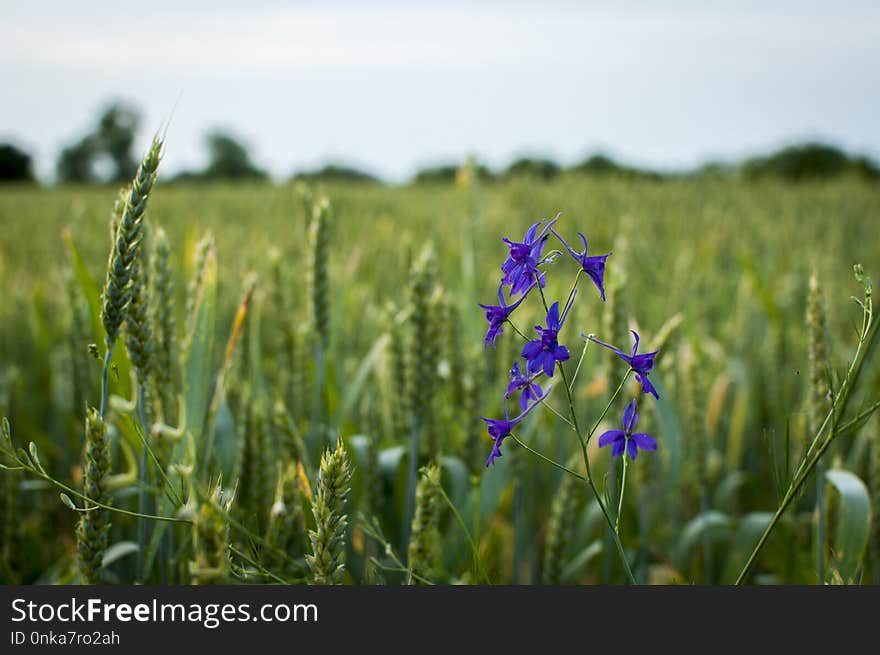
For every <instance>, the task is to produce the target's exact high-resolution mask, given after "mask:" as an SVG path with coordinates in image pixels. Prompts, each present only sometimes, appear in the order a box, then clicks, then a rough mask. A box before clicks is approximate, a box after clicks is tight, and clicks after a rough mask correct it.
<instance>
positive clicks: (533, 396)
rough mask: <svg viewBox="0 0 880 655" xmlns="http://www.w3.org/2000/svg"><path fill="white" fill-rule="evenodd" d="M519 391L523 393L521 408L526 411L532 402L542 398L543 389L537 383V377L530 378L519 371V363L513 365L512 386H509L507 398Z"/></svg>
mask: <svg viewBox="0 0 880 655" xmlns="http://www.w3.org/2000/svg"><path fill="white" fill-rule="evenodd" d="M518 389H522V390H523V392H522V394H521V395H520V397H519V408H520V409H522V410H525V409H526V407H528V405H529V401H530V400H538V399H540V398H541V393H542V392H541V387H540V386H539V385H538V384H536V383H535V376H532V377H529V376H528V375H525V374H523V373H522V372H521V371H520V370H519V362H514V363H513V368H511V369H510V384H508V385H507V392H506V393H505V394H504V397H505V398H510V397H511V396H512V395H513V394H514V393H516V391H517V390H518Z"/></svg>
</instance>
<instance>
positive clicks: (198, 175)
mask: <svg viewBox="0 0 880 655" xmlns="http://www.w3.org/2000/svg"><path fill="white" fill-rule="evenodd" d="M139 125H140V113H139V112H138V111H137V109H136V108H134V107H133V106H131V105H129V104H126V103H121V102H115V103H111V104H109V105H107V106H106V107H105V108H104V109H103V110H102V111H101V113H100V115H99V117H98V120H97V121H96V124H95V126H94V127H93V128H92V129H91V130H90V131H88V132H87V133H86V134H85V135H83V136H82V137H80V138H79V139H78V140H76V141H74V142H73V143H71V144H70V145H68V146H65V147H64V148H62V150H61V152H60V153H59V155H58V158H57V160H56V166H55V170H56V174H57V179H58V182H59V183H60V184H118V183H120V182H122V181H125V180H129V179H131V176H132V175H133V173H134V170H135V168H136V165H137V164H136V157H135V153H134V143H135V137H136V134H137V130H138V127H139ZM204 144H205V147H206V150H207V155H208V163H207V164H206V165H205V166H204V167H203V168H202V169H200V170H188V171H183V172H180V173H178V174H177V175H175V176H173V177H172V178H171V179H170V180H169V181H170V182H172V183H173V182H190V183H197V182H211V181H267V180H268V179H269V174H268V173H267V172H266V171H265V170H264V169H262V168H260V167H259V166H258V165H256V164H255V163H254V162H253V160H252V158H251V155H250V152H249V149H248V147H247V145H246V144H245V143H244V142H243V141H242V140H241V139H240V138H239V137H237V136H236V135H234V134H232V133H231V132H229V131H226V130H222V129H214V130H211V131H209V132H207V133H206V135H205V137H204ZM460 169H461V165H460V164H459V163H448V164H443V165H437V166H430V167H426V168H422V169H421V170H419V171H418V172H416V174H415V175H414V176H413V177H412V179H411V183H414V184H431V183H434V184H436V183H451V182H454V181H455V179H456V178H457V176H458V175H459V171H460ZM472 170H473V171H474V172H475V174H476V175H477V176H478V177H479V178H480V179H481V180H483V181H487V182H488V181H494V180H504V179H510V178H517V177H530V178H533V179H538V180H542V181H550V180H552V179H554V178H556V177H557V176H559V175H561V174H564V173H575V174H583V175H591V176H615V177H624V178H629V179H641V180H652V181H663V180H666V179H680V178H686V177H712V178H716V177H717V178H721V177H731V176H739V177H741V178H743V179H746V180H749V181H754V180H761V179H772V178H778V179H781V180H786V181H790V182H799V181H805V180H811V179H827V178H832V177H837V176H840V175H853V176H857V177H859V178H863V179H867V180H880V166H878V165H877V163H876V162H874V161H873V160H871V159H870V158H868V157H867V156H864V155H858V154H856V155H852V154H848V153H846V152H845V151H843V150H841V149H840V148H838V147H836V146H833V145H830V144H827V143H820V142H805V143H800V144H795V145H790V146H786V147H784V148H781V149H779V150H777V151H775V152H772V153H770V154H767V155H762V156H756V157H751V158H748V159H745V160H743V161H741V162H738V163H732V164H731V163H719V162H707V163H706V164H704V165H702V166H700V167H698V168H696V169H694V170H690V171H684V172H659V171H653V170H649V169H644V168H638V167H633V166H628V165H625V164H621V163H619V162H617V161H614V160H613V159H611V158H610V157H608V156H607V155H604V154H601V153H597V154H593V155H591V156H590V157H588V158H587V159H585V160H583V161H582V162H580V163H578V164H575V165H574V166H561V165H560V164H558V163H556V162H554V161H553V160H551V159H548V158H535V157H521V158H518V159H516V160H515V161H513V162H512V163H511V164H510V165H508V166H507V167H506V168H505V169H503V170H498V171H493V170H491V169H490V168H488V167H487V166H485V165H483V164H480V163H479V162H474V163H473V166H472ZM290 179H291V180H292V181H306V182H358V183H368V184H384V183H385V182H384V180H382V179H381V177H379V176H378V175H375V174H373V173H371V172H368V171H365V170H361V169H359V168H356V167H352V166H348V165H344V164H339V163H329V164H327V165H325V166H323V167H320V168H317V169H314V170H308V171H299V172H296V173H294V174H293V175H292V176H291V178H290ZM36 181H37V180H36V177H35V176H34V173H33V160H32V157H31V155H30V154H29V153H27V152H25V151H24V150H22V149H21V148H19V147H17V146H16V145H14V144H12V143H0V182H20V183H35V182H36Z"/></svg>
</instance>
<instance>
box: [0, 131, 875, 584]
mask: <svg viewBox="0 0 880 655" xmlns="http://www.w3.org/2000/svg"><path fill="white" fill-rule="evenodd" d="M164 147H165V148H173V147H174V144H173V143H168V144H165V146H164ZM157 165H158V178H157V179H155V181H154V179H153V175H154V172H155V169H156V166H157ZM557 215H558V220H556V222H555V223H553V224H552V231H550V230H546V231H544V232H543V234H544V235H545V237H546V240H545V241H540V240H539V241H540V244H539V245H538V247H537V249H533V250H532V254H534V255H535V257H534V258H533V264H534V268H529V266H531V264H528V262H526V260H527V259H528V257H525V258H519V259H517V256H516V252H515V250H516V248H514V247H513V246H511V247H509V244H507V243H505V242H504V241H502V238H504V237H506V238H508V239H509V240H510V241H511V242H512V243H513V244H514V245H516V244H518V243H520V242H521V241H522V240H523V235H524V234H525V233H526V231H527V230H528V229H529V227H530V226H532V225H533V224H535V223H539V222H542V224H541V225H539V226H538V228H537V230H538V232H539V233H541V232H542V231H543V230H544V228H545V226H546V225H547V224H548V223H549V222H551V221H552V220H553V219H554V218H555V217H557ZM878 225H880V187H878V185H877V184H876V183H871V182H866V181H864V180H859V179H856V178H851V179H850V178H839V179H836V180H833V181H816V182H804V183H799V184H793V183H784V182H781V181H778V182H777V181H766V180H765V181H752V182H747V181H744V180H740V179H737V178H735V177H728V178H717V179H716V178H712V177H708V176H707V177H699V178H698V177H695V178H684V177H683V178H681V179H668V180H664V181H651V180H639V179H627V178H625V177H615V176H590V175H584V174H575V173H565V174H562V175H561V176H559V177H557V178H555V179H553V180H552V181H542V180H539V179H535V178H531V177H528V176H522V177H519V178H515V179H508V180H503V181H494V182H488V181H481V180H479V179H478V178H477V176H476V175H475V174H474V171H473V170H472V169H471V168H470V167H468V166H465V167H463V168H462V170H461V171H460V172H459V176H458V178H457V180H456V182H455V183H454V184H453V183H449V184H445V183H425V184H413V185H409V186H401V187H394V186H383V185H379V184H371V183H348V184H345V183H324V184H318V183H316V184H313V185H310V186H305V185H300V184H297V185H293V184H290V185H275V186H273V185H269V184H265V183H262V184H256V183H255V184H237V185H235V184H229V185H224V184H209V183H206V184H192V183H191V184H170V183H166V182H165V181H163V176H162V166H161V164H160V163H158V151H156V150H155V149H154V151H151V153H150V154H148V156H147V158H146V159H145V160H144V163H143V164H142V166H141V169H140V170H139V172H138V175H137V177H136V178H135V180H134V183H133V185H132V186H131V187H129V189H127V190H123V191H122V192H121V193H120V191H119V190H118V189H116V188H114V187H94V186H92V187H87V186H83V187H75V186H67V187H64V186H62V187H57V188H53V189H39V188H34V187H25V186H21V187H18V186H6V187H2V188H0V234H2V240H0V289H2V293H3V302H2V303H0V415H2V416H3V417H5V421H4V428H3V435H2V442H0V458H2V459H0V463H2V464H3V465H4V467H6V470H2V471H0V494H2V496H0V502H2V510H0V523H2V525H0V582H2V583H6V584H10V583H26V584H31V583H126V584H129V583H170V584H229V583H232V584H279V583H290V584H298V583H309V584H487V583H488V584H598V583H610V584H626V583H632V582H635V583H639V584H733V583H736V582H741V583H746V584H772V583H786V584H816V583H831V584H878V583H880V530H878V525H880V421H878V419H877V418H876V416H874V410H875V409H876V408H877V404H878V402H880V368H878V367H877V364H876V354H875V353H874V352H873V350H874V342H875V337H876V333H877V323H876V318H875V316H874V314H873V310H872V298H871V287H870V278H871V277H872V276H873V277H874V279H877V276H878V275H880V269H878V262H880V236H878V231H877V228H878ZM578 232H582V233H583V234H584V235H585V237H586V239H587V240H588V242H589V252H588V254H589V255H590V256H599V255H604V254H607V253H612V254H611V256H610V257H608V259H607V261H605V270H604V278H603V279H600V280H599V281H600V282H602V285H601V286H602V287H603V288H604V293H605V300H604V302H603V300H602V299H601V297H600V290H599V286H600V284H597V280H595V279H593V278H591V277H590V276H589V273H590V271H593V272H594V273H595V272H596V268H595V267H596V266H597V265H598V264H597V262H596V261H595V260H590V261H589V262H587V260H579V259H578V258H577V257H575V256H573V255H572V253H571V252H569V250H568V249H567V248H566V246H565V243H567V244H568V245H569V246H571V248H572V249H573V250H574V251H578V252H576V253H575V255H577V254H583V253H582V252H580V251H582V249H583V245H582V244H581V241H580V239H579V237H578V236H577V234H578ZM555 233H558V235H559V237H562V239H564V241H565V243H563V241H562V239H560V238H559V237H557V236H556V234H555ZM541 244H542V245H541ZM509 255H511V256H513V257H514V259H513V260H511V261H514V260H515V263H516V265H517V266H518V267H524V268H523V270H520V269H517V272H523V273H524V276H523V278H522V280H521V288H520V289H516V284H517V282H516V281H514V280H512V278H509V279H508V282H511V281H513V282H514V284H513V287H514V289H513V290H514V291H515V292H516V293H514V294H512V295H511V293H510V291H511V289H510V285H508V286H507V287H506V288H505V291H504V296H503V298H504V300H503V302H502V306H504V305H507V304H513V303H514V302H515V301H517V300H518V299H519V298H520V297H523V298H524V300H523V301H522V303H521V304H519V305H517V307H516V309H515V311H511V312H509V321H510V322H503V321H502V322H499V323H498V324H497V326H496V327H500V328H501V329H502V330H503V332H502V333H501V334H498V335H497V338H496V339H495V343H494V346H493V345H492V344H489V345H488V346H487V345H486V343H485V342H486V333H487V330H488V329H489V328H490V324H489V322H488V321H487V314H486V311H485V310H484V309H482V308H481V307H480V306H479V305H478V303H482V304H484V305H488V306H494V305H497V304H498V303H499V300H498V297H499V295H498V294H499V281H500V280H501V279H502V270H501V266H502V262H504V261H505V259H506V258H507V257H508V256H509ZM523 262H526V263H523ZM585 262H586V263H585ZM855 265H861V267H856V269H855V270H854V266H855ZM590 266H593V268H592V269H591V268H590ZM588 269H589V270H588ZM535 273H537V274H538V275H543V276H545V277H544V278H542V279H543V280H545V282H546V285H545V286H544V287H541V286H539V285H537V284H536V283H535V277H534V276H535ZM854 273H855V274H854ZM530 285H531V286H530ZM575 287H576V292H573V291H572V290H573V289H575ZM568 299H572V302H571V303H570V309H569V310H568V311H567V312H565V309H566V307H567V305H568V303H567V300H568ZM554 302H558V303H559V311H560V313H563V314H564V316H562V317H561V318H560V321H559V323H561V325H559V326H558V327H559V329H558V334H557V330H555V329H551V328H552V327H553V325H552V324H553V320H552V319H553V316H548V313H549V314H552V307H550V306H551V305H552V304H553V303H554ZM548 307H550V311H549V312H548ZM536 325H537V326H540V327H541V330H540V331H538V332H536V331H535V327H534V326H536ZM631 331H634V332H635V333H637V334H638V335H639V337H640V345H639V350H638V353H639V354H643V353H650V352H653V351H657V355H656V356H655V357H654V358H653V360H651V361H650V362H647V361H643V360H641V359H639V360H634V359H633V358H632V357H630V358H629V359H626V358H625V357H621V356H620V355H619V354H618V353H616V352H615V351H614V350H612V349H609V348H607V347H605V346H604V345H603V344H609V345H612V346H614V347H616V348H618V349H619V350H620V351H621V354H623V355H626V356H630V355H631V349H632V345H633V336H632V332H631ZM551 332H552V333H553V334H550V333H551ZM591 335H594V336H593V337H592V338H590V337H591ZM535 339H537V340H538V341H532V343H534V344H538V345H535V346H534V347H532V348H531V350H536V349H537V350H540V353H538V354H535V353H532V355H534V356H527V357H523V356H522V354H523V352H524V348H526V354H527V355H528V354H529V352H530V347H529V346H528V345H527V343H526V342H527V341H531V340H535ZM597 341H601V342H603V344H600V343H598V342H597ZM562 347H564V352H565V355H563V354H562V352H563V351H562V350H558V349H559V348H562ZM554 348H556V349H557V350H554ZM872 356H873V359H872ZM514 362H517V367H518V368H517V372H521V373H522V376H521V377H517V376H514V379H513V382H514V383H515V384H513V385H512V387H514V391H512V392H510V394H509V398H507V399H506V400H505V392H506V391H507V390H508V384H509V383H511V367H512V366H513V364H514ZM548 362H549V363H548ZM545 364H546V365H545ZM631 369H632V370H631ZM103 380H106V382H103ZM646 381H649V382H648V383H647V386H646ZM532 384H537V385H538V387H539V390H538V391H537V392H534V390H532V391H531V393H532V394H533V395H532V396H529V395H527V396H526V398H525V399H524V400H523V401H522V404H521V401H520V394H521V393H522V392H523V389H526V390H529V389H531V387H530V386H529V385H532ZM651 385H653V387H655V388H656V391H657V394H656V395H657V396H659V397H658V398H655V397H654V395H653V394H651V393H643V391H648V390H649V387H650V386H651ZM633 401H635V405H636V406H637V408H638V423H637V425H634V422H633V421H628V418H625V419H624V425H623V430H620V427H621V420H622V418H621V417H623V416H625V415H626V417H630V416H631V414H632V412H631V408H632V407H633V405H632V402H633ZM521 407H527V408H528V409H527V411H528V413H527V415H526V416H524V417H523V418H522V419H519V420H517V419H518V416H519V415H520V413H521V409H520V408H521ZM627 408H630V409H627ZM505 412H507V413H508V414H507V417H508V418H509V419H510V421H509V422H503V421H502V419H504V418H505ZM481 417H485V418H486V419H491V420H496V421H498V422H496V423H492V422H488V421H484V420H481ZM502 422H503V423H504V425H501V423H502ZM493 426H494V427H493ZM493 429H495V433H494V434H493V433H492V432H491V431H492V430H493ZM614 430H618V432H616V433H615V432H610V431H614ZM636 430H637V431H641V432H635V431H636ZM609 432H610V435H609V436H605V435H606V434H607V433H609ZM643 433H644V434H646V435H649V437H647V438H642V437H638V435H639V434H643ZM633 434H635V435H636V437H633V436H632V435H633ZM614 439H619V441H617V442H615V443H613V444H609V445H610V447H605V445H606V444H607V443H609V442H610V441H612V440H614ZM652 443H653V444H655V445H656V450H653V451H652V450H651V448H650V447H651V445H652ZM637 445H638V449H637V448H636V446H637ZM618 447H619V448H620V449H623V450H625V451H628V452H629V454H630V455H631V454H634V453H637V457H635V458H631V457H628V456H627V453H626V452H624V454H623V456H616V457H615V456H613V455H612V453H613V452H618V451H616V450H615V449H617V448H618ZM499 451H500V454H501V455H502V456H500V457H499V456H498V452H499ZM490 454H491V455H495V456H494V457H491V456H490ZM487 458H489V459H494V461H493V462H491V463H489V464H488V465H487ZM872 517H873V518H872Z"/></svg>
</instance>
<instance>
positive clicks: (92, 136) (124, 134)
mask: <svg viewBox="0 0 880 655" xmlns="http://www.w3.org/2000/svg"><path fill="white" fill-rule="evenodd" d="M139 123H140V114H139V113H138V111H137V110H136V109H135V108H134V107H133V106H131V105H129V104H126V103H123V102H112V103H110V104H108V105H107V106H106V107H105V108H104V109H103V110H102V111H101V113H100V115H99V116H98V121H97V125H96V126H95V127H94V129H92V130H91V131H90V132H88V133H87V134H86V135H85V136H83V137H82V138H80V139H79V140H78V141H76V142H75V143H73V144H71V145H69V146H67V147H66V148H64V149H63V150H62V151H61V154H60V155H59V156H58V162H57V164H56V171H57V173H58V179H59V180H60V181H61V182H76V183H94V182H113V183H119V182H125V181H127V180H130V179H131V178H132V176H133V175H134V172H135V169H136V168H137V161H136V159H135V157H134V155H133V154H132V148H133V146H134V140H135V136H136V134H137V129H138V125H139ZM105 162H106V163H109V169H108V170H107V171H106V172H104V173H103V174H102V173H101V172H99V166H98V164H101V163H105Z"/></svg>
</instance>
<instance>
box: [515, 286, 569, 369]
mask: <svg viewBox="0 0 880 655" xmlns="http://www.w3.org/2000/svg"><path fill="white" fill-rule="evenodd" d="M572 301H574V295H572V297H571V301H569V303H568V307H566V308H565V312H564V313H563V314H562V318H560V317H559V303H558V302H555V303H553V304H552V305H550V309H549V310H548V311H547V327H546V328H544V327H541V326H540V325H536V326H535V331H536V332H537V333H538V334H539V335H540V337H541V338H540V339H533V340H532V341H529V342H528V343H527V344H526V345H525V347H524V348H523V349H522V356H523V357H525V359H526V362H528V364H527V367H526V370H527V371H528V373H529V374H530V375H531V374H534V373H537V372H538V371H541V370H543V371H544V374H545V375H546V376H547V377H548V378H549V377H552V376H553V369H554V368H555V367H556V362H564V361H566V360H568V359H569V358H570V357H571V355H570V354H569V352H568V348H566V347H565V346H560V345H559V342H558V340H557V337H558V334H559V330H560V329H562V324H563V323H564V322H565V317H566V316H567V315H568V310H569V309H571V303H572Z"/></svg>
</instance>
